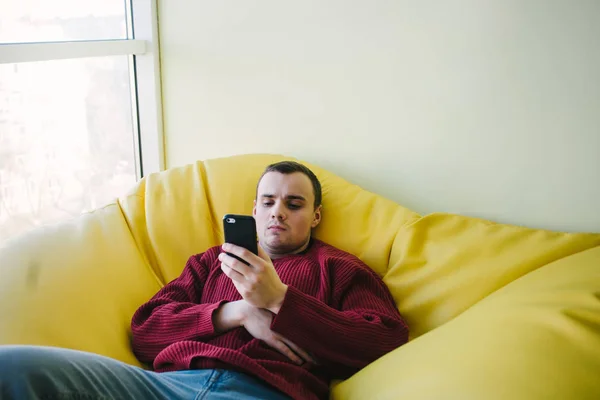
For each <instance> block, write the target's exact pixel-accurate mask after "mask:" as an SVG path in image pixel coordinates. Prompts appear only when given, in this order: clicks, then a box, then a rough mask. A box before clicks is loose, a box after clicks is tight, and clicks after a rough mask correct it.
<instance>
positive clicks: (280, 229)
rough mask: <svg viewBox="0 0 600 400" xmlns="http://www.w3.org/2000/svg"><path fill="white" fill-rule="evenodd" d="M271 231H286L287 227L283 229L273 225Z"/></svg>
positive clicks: (280, 226)
mask: <svg viewBox="0 0 600 400" xmlns="http://www.w3.org/2000/svg"><path fill="white" fill-rule="evenodd" d="M269 230H273V231H285V227H283V226H282V225H271V226H270V227H269Z"/></svg>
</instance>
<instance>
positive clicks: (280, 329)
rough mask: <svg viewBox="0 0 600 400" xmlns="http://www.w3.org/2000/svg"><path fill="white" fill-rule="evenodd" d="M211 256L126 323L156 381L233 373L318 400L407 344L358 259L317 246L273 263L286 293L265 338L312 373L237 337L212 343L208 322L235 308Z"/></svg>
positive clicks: (380, 288) (190, 265)
mask: <svg viewBox="0 0 600 400" xmlns="http://www.w3.org/2000/svg"><path fill="white" fill-rule="evenodd" d="M220 252H221V248H220V247H213V248H211V249H209V250H208V251H206V252H205V253H203V254H198V255H195V256H192V257H191V258H190V259H189V260H188V262H187V264H186V266H185V269H184V270H183V272H182V274H181V276H179V277H178V278H176V279H175V280H173V281H172V282H170V283H169V284H167V285H166V286H165V287H163V288H162V289H161V290H160V291H159V292H158V293H157V294H156V295H155V296H154V297H152V299H151V300H150V301H148V302H147V303H146V304H144V305H142V306H141V307H140V308H139V309H138V310H137V312H136V313H135V314H134V316H133V319H132V323H131V327H132V331H133V350H134V352H135V354H136V355H137V357H138V358H139V359H140V360H141V361H143V362H149V363H150V362H151V363H153V365H154V369H155V370H156V371H159V372H163V371H173V370H182V369H196V368H223V369H234V370H238V371H242V372H245V373H247V374H250V375H253V376H256V377H258V378H260V379H262V380H264V381H265V382H267V383H268V384H270V385H272V386H274V387H276V388H278V389H279V390H281V391H282V392H284V393H286V394H288V395H289V396H291V397H293V398H295V399H303V400H304V399H326V398H327V397H328V393H329V382H330V381H331V379H333V378H337V379H345V378H348V377H349V376H351V375H352V374H354V373H355V372H357V371H358V370H359V369H361V368H363V367H364V366H366V365H367V364H369V363H370V362H372V361H374V360H376V359H377V358H379V357H381V356H382V355H384V354H385V353H387V352H389V351H391V350H393V349H395V348H396V347H398V346H400V345H402V344H404V343H406V341H407V340H408V327H407V326H406V324H405V322H404V321H403V319H402V317H401V316H400V314H399V313H398V311H397V310H396V307H395V305H394V302H393V299H392V296H391V295H390V293H389V291H388V289H387V287H386V286H385V285H384V284H383V282H382V281H381V279H380V278H379V277H378V276H377V275H376V274H375V273H374V272H373V271H372V270H371V269H370V268H369V267H367V266H366V265H365V264H364V263H362V262H361V261H360V260H359V259H358V258H356V257H354V256H352V255H350V254H348V253H346V252H343V251H341V250H338V249H336V248H335V247H332V246H330V245H327V244H325V243H323V242H321V241H318V240H313V241H312V244H311V246H310V247H309V249H308V250H307V251H306V252H305V253H303V254H296V255H288V256H285V257H282V258H278V259H275V260H273V264H274V265H275V269H276V271H277V273H278V274H279V277H280V279H281V280H282V282H283V283H285V284H287V285H289V288H288V291H287V294H286V296H285V299H284V301H283V304H282V306H281V310H280V311H279V313H278V314H277V315H276V316H275V317H274V319H273V323H272V325H271V329H272V330H273V331H275V332H277V333H279V334H281V335H282V336H284V337H286V338H287V339H289V340H291V341H292V342H294V343H295V344H297V345H298V346H299V347H300V348H302V349H304V350H305V351H307V352H309V353H310V354H311V355H312V356H313V358H315V359H316V360H317V361H318V364H319V365H313V364H308V363H306V364H305V365H302V366H298V365H296V364H294V363H293V362H292V361H291V360H289V359H288V358H287V357H286V356H284V355H282V354H281V353H279V352H278V351H277V350H274V349H272V348H271V347H269V346H268V345H266V344H265V343H264V342H262V341H260V340H257V339H255V338H253V337H252V336H251V335H250V334H249V333H248V332H247V331H246V329H244V328H243V327H240V328H236V329H233V330H231V331H228V332H225V333H222V334H217V333H216V332H215V330H214V326H213V323H212V314H213V312H214V311H215V310H216V309H217V307H219V305H220V304H222V303H224V302H227V301H235V300H240V299H241V296H240V295H239V293H238V292H237V290H236V289H235V287H234V286H233V283H232V282H231V280H230V279H229V278H228V277H227V276H226V275H225V274H223V273H222V271H221V268H220V262H219V260H218V259H217V257H218V255H219V253H220Z"/></svg>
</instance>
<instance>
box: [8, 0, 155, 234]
mask: <svg viewBox="0 0 600 400" xmlns="http://www.w3.org/2000/svg"><path fill="white" fill-rule="evenodd" d="M0 9H1V10H2V12H1V13H0V245H1V244H2V242H3V241H5V240H6V239H8V238H10V237H12V236H15V235H18V234H20V233H23V232H25V231H27V230H29V229H31V228H33V227H35V226H39V225H42V224H46V223H50V222H55V221H58V220H61V219H65V218H70V217H72V216H75V215H78V214H80V213H82V212H85V211H88V210H91V209H94V208H96V207H100V206H102V205H103V204H106V203H108V202H110V201H111V200H113V199H114V198H115V197H117V196H119V195H121V194H123V193H124V192H125V191H126V190H127V189H128V188H129V187H131V186H132V185H133V184H134V183H135V181H136V180H137V179H139V178H140V177H141V176H143V175H145V174H148V173H150V172H155V171H159V170H161V169H163V168H164V164H163V157H162V133H161V131H162V123H161V104H160V86H159V84H158V82H159V75H158V74H159V70H158V46H157V32H156V2H155V1H150V2H149V1H145V0H127V1H125V2H123V0H90V1H85V2H84V1H81V0H56V1H52V2H47V1H44V0H24V1H19V2H17V1H14V0H0ZM134 11H135V12H134ZM134 27H135V29H134Z"/></svg>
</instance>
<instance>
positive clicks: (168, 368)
mask: <svg viewBox="0 0 600 400" xmlns="http://www.w3.org/2000/svg"><path fill="white" fill-rule="evenodd" d="M321 213H322V207H321V185H320V183H319V181H318V179H317V178H316V176H315V175H314V174H313V172H312V171H310V170H309V169H308V168H306V167H305V166H303V165H301V164H298V163H295V162H281V163H276V164H273V165H270V166H268V167H267V169H266V170H265V172H264V173H263V175H262V177H261V179H260V180H259V183H258V185H257V193H256V199H255V201H254V209H253V215H254V218H255V220H256V226H257V231H258V232H257V233H258V238H259V254H258V256H257V255H254V254H252V253H251V252H249V251H247V250H245V249H243V248H240V247H237V246H234V245H231V244H227V243H226V244H224V245H223V246H219V247H214V248H211V249H209V250H207V251H206V252H205V253H202V254H198V255H195V256H192V257H191V258H190V259H189V260H188V262H187V264H186V266H185V269H184V270H183V272H182V274H181V275H180V276H179V277H178V278H176V279H175V280H173V281H172V282H170V283H168V284H167V285H166V286H165V287H164V288H162V289H161V290H160V291H159V292H158V293H157V294H156V295H155V296H154V297H153V298H152V299H150V301H148V302H147V303H146V304H144V305H142V306H141V307H140V308H139V309H138V310H137V312H136V313H135V314H134V316H133V318H132V324H131V327H132V332H133V350H134V352H135V354H136V356H137V357H138V358H139V359H140V360H141V361H143V362H147V363H152V364H153V367H154V371H146V370H142V369H140V368H137V367H133V366H130V365H126V364H124V363H121V362H119V361H116V360H112V359H109V358H106V357H101V356H98V355H93V354H88V353H83V352H75V351H71V350H63V349H49V348H35V347H28V346H19V347H9V348H7V349H4V350H0V383H1V386H0V387H1V391H0V394H2V396H3V397H2V398H3V399H4V398H7V399H11V398H15V399H16V398H19V399H20V398H36V396H40V395H50V398H52V395H54V396H56V398H63V397H61V396H65V397H64V398H68V396H67V395H69V396H75V397H76V396H82V397H85V396H87V397H85V398H98V399H100V398H102V399H106V398H110V399H112V398H123V399H125V398H139V399H176V398H180V399H187V398H190V399H191V398H195V399H255V398H258V399H286V398H289V397H292V398H295V399H325V398H327V397H328V386H329V383H330V381H331V379H335V378H338V379H345V378H348V377H349V376H350V375H352V374H353V373H355V372H357V371H358V370H359V369H361V368H363V367H364V366H366V365H367V364H369V363H370V362H372V361H374V360H375V359H377V358H379V357H380V356H382V355H384V354H385V353H387V352H389V351H391V350H393V349H395V348H396V347H398V346H400V345H402V344H404V343H405V342H406V341H407V340H408V328H407V326H406V324H405V323H404V321H403V320H402V318H401V316H400V314H399V313H398V311H397V310H396V307H395V305H394V302H393V299H392V297H391V295H390V293H389V291H388V290H387V288H386V286H385V285H384V284H383V282H382V281H381V279H380V278H379V277H378V276H377V275H376V274H375V273H374V272H373V271H371V270H370V269H369V268H368V267H367V266H366V265H365V264H363V263H362V262H361V261H360V260H359V259H358V258H356V257H354V256H352V255H350V254H348V253H345V252H343V251H341V250H338V249H336V248H334V247H332V246H329V245H327V244H325V243H323V242H321V241H318V240H316V239H312V238H311V231H312V229H313V228H315V227H316V226H317V225H318V224H319V223H320V221H321ZM225 252H228V253H231V254H234V255H236V256H238V257H240V258H241V259H243V260H244V261H246V263H247V264H245V263H243V262H241V261H239V260H236V259H235V258H234V257H231V256H229V255H227V254H225ZM8 364H11V367H10V368H6V367H3V365H8Z"/></svg>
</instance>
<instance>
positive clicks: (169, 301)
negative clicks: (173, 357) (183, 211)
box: [131, 252, 224, 363]
mask: <svg viewBox="0 0 600 400" xmlns="http://www.w3.org/2000/svg"><path fill="white" fill-rule="evenodd" d="M210 256H211V255H210V254H209V253H208V252H207V253H204V254H201V255H196V256H192V257H190V258H189V260H188V261H187V263H186V265H185V268H184V270H183V272H182V273H181V275H180V276H179V277H178V278H176V279H174V280H173V281H171V282H169V283H168V284H167V285H165V286H164V287H163V288H162V289H161V290H160V291H158V293H156V294H155V295H154V296H153V297H152V298H151V299H150V300H149V301H148V302H147V303H145V304H143V305H142V306H141V307H140V308H139V309H138V310H137V311H136V312H135V314H134V315H133V317H132V321H131V330H132V334H133V343H132V346H133V351H134V353H135V355H136V356H137V357H138V358H139V359H140V361H143V362H149V363H151V362H153V361H154V358H156V356H157V355H158V353H160V352H161V351H162V350H163V349H165V348H166V347H168V346H169V345H171V344H173V343H175V342H178V341H182V340H191V339H195V340H207V339H210V338H212V337H214V336H216V335H217V334H216V332H215V329H214V325H213V322H212V315H213V313H214V312H215V311H216V310H217V308H218V307H219V306H220V305H221V304H222V303H224V301H222V302H219V303H204V304H201V303H200V300H201V296H202V290H203V288H204V283H205V282H206V279H207V278H208V272H209V265H210Z"/></svg>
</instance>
